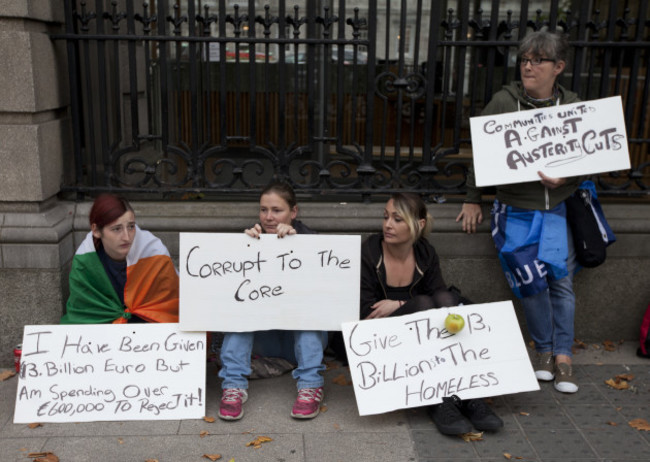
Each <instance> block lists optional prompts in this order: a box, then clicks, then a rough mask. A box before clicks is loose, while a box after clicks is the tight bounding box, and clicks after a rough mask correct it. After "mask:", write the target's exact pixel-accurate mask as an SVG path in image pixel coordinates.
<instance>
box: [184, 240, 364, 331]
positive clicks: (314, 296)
mask: <svg viewBox="0 0 650 462" xmlns="http://www.w3.org/2000/svg"><path fill="white" fill-rule="evenodd" d="M360 249H361V237H360V236H341V235H337V236H333V235H324V234H295V235H290V236H285V237H284V238H282V239H278V237H277V236H276V235H275V234H274V235H269V234H262V235H261V236H260V239H254V238H252V237H250V236H247V235H246V234H244V233H237V234H232V233H230V234H218V233H214V234H209V233H181V234H180V249H179V267H180V326H181V329H183V330H212V331H220V332H246V331H255V330H270V329H288V330H341V323H342V322H347V321H356V320H358V319H359V280H360V279H359V278H360V259H361V250H360Z"/></svg>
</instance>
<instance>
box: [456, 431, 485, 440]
mask: <svg viewBox="0 0 650 462" xmlns="http://www.w3.org/2000/svg"><path fill="white" fill-rule="evenodd" d="M460 437H461V438H462V439H463V440H464V441H465V442H466V443H469V442H470V441H483V432H478V433H474V432H469V433H463V434H461V435H460Z"/></svg>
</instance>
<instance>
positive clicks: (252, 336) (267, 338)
mask: <svg viewBox="0 0 650 462" xmlns="http://www.w3.org/2000/svg"><path fill="white" fill-rule="evenodd" d="M254 343H255V354H258V355H260V356H266V357H276V358H284V359H286V360H287V361H289V362H291V363H294V364H298V367H297V368H296V369H294V370H293V372H292V375H293V378H294V379H296V380H297V381H298V383H297V386H298V389H301V388H317V387H322V386H323V384H324V383H325V379H323V376H322V375H321V374H320V373H321V372H322V371H323V370H325V365H324V364H323V350H324V349H325V347H326V346H327V332H324V331H311V330H294V331H260V332H227V333H226V334H225V336H224V339H223V345H222V346H221V369H220V370H219V377H221V378H222V379H223V382H222V384H221V388H244V389H247V388H248V376H249V375H250V373H251V355H252V354H253V344H254Z"/></svg>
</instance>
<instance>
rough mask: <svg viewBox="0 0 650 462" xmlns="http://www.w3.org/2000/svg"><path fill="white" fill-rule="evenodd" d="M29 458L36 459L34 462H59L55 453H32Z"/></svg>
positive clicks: (28, 455)
mask: <svg viewBox="0 0 650 462" xmlns="http://www.w3.org/2000/svg"><path fill="white" fill-rule="evenodd" d="M27 457H31V458H32V459H34V462H59V458H58V457H57V456H55V455H54V453H53V452H30V453H29V454H27Z"/></svg>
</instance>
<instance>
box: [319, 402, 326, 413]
mask: <svg viewBox="0 0 650 462" xmlns="http://www.w3.org/2000/svg"><path fill="white" fill-rule="evenodd" d="M320 411H321V412H327V405H325V404H323V405H322V406H321V407H320Z"/></svg>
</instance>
